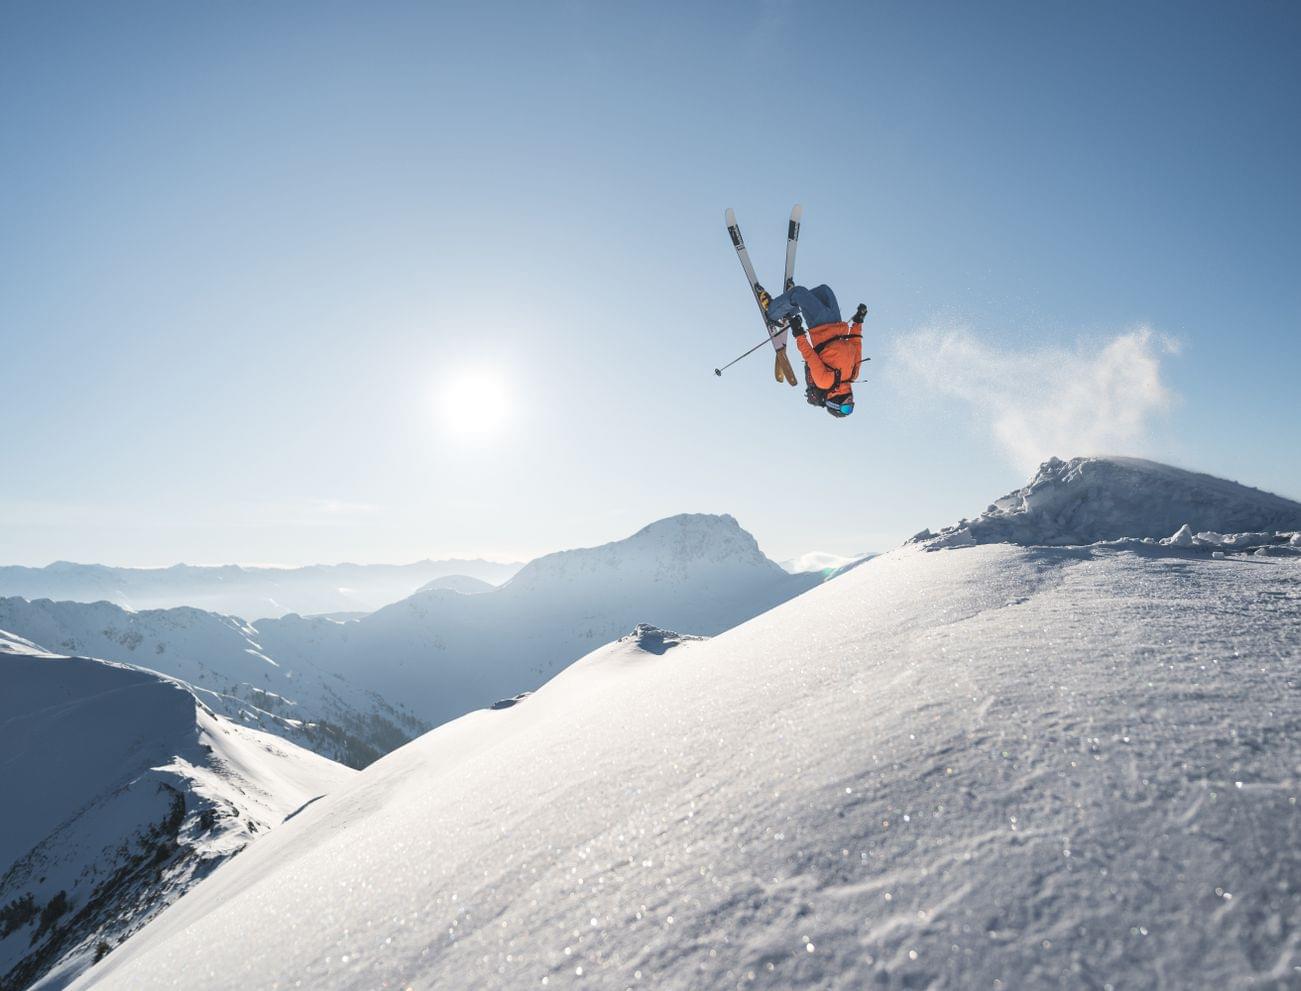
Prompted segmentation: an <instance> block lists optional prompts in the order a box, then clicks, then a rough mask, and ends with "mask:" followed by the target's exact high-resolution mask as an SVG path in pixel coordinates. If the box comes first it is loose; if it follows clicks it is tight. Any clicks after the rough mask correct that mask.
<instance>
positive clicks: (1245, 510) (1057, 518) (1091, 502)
mask: <svg viewBox="0 0 1301 991" xmlns="http://www.w3.org/2000/svg"><path fill="white" fill-rule="evenodd" d="M1183 526H1188V527H1190V529H1191V530H1192V531H1193V532H1199V531H1215V532H1218V533H1243V532H1249V531H1271V530H1295V529H1301V503H1296V502H1293V501H1292V500H1291V499H1284V498H1283V497H1282V496H1277V495H1274V494H1272V493H1270V492H1264V491H1262V490H1260V489H1256V488H1252V487H1250V486H1247V485H1241V484H1239V483H1238V482H1231V481H1229V480H1227V479H1223V478H1217V477H1215V476H1214V475H1206V474H1202V473H1200V472H1194V471H1188V470H1187V469H1184V468H1175V467H1174V466H1172V465H1167V464H1161V463H1160V462H1158V461H1148V460H1146V459H1144V458H1128V457H1091V458H1072V459H1071V460H1069V461H1063V460H1061V459H1060V458H1049V459H1048V460H1047V461H1045V462H1044V463H1043V464H1041V465H1040V466H1039V470H1038V471H1037V472H1036V473H1035V476H1034V478H1033V479H1031V481H1030V483H1029V484H1028V485H1026V486H1024V487H1023V488H1020V489H1017V490H1016V491H1014V492H1009V493H1008V494H1007V495H1005V496H1003V497H1002V498H1001V499H998V500H996V501H995V502H994V503H993V504H992V505H990V506H989V507H988V508H987V509H986V510H985V511H984V512H983V513H981V514H980V515H979V516H978V517H976V518H975V519H972V520H962V521H960V522H959V523H957V524H955V525H954V526H950V527H946V528H945V529H943V530H941V531H940V532H939V533H938V534H933V533H931V532H930V531H929V530H924V531H922V532H921V533H919V534H917V536H915V537H914V538H913V541H915V542H919V543H924V544H926V545H927V546H929V547H931V548H938V547H960V546H964V545H970V544H992V543H1011V544H1021V545H1048V546H1065V545H1075V544H1092V543H1097V542H1099V541H1103V540H1119V539H1121V538H1125V537H1135V538H1144V537H1148V538H1164V537H1169V536H1170V535H1171V534H1173V533H1175V532H1176V531H1178V530H1179V529H1180V528H1181V527H1183Z"/></svg>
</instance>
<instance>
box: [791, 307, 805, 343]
mask: <svg viewBox="0 0 1301 991" xmlns="http://www.w3.org/2000/svg"><path fill="white" fill-rule="evenodd" d="M791 333H792V334H794V335H795V336H796V337H803V336H804V335H805V334H806V333H807V331H805V329H804V321H803V320H801V319H800V317H799V314H798V313H797V314H796V315H795V316H793V317H791Z"/></svg>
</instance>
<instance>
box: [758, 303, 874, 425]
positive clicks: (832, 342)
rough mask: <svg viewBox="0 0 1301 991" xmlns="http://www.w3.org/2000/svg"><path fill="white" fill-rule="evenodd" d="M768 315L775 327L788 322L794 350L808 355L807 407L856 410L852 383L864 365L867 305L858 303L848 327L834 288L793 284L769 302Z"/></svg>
mask: <svg viewBox="0 0 1301 991" xmlns="http://www.w3.org/2000/svg"><path fill="white" fill-rule="evenodd" d="M766 315H767V317H768V320H769V321H771V322H772V323H775V324H780V323H783V322H789V324H790V329H791V333H792V334H794V335H795V346H796V347H797V348H799V349H800V354H802V355H803V356H804V384H805V389H804V396H805V398H806V399H807V400H808V401H809V404H810V405H812V406H821V407H823V408H824V409H825V410H826V411H827V412H828V413H830V414H831V415H832V416H834V417H845V416H849V414H850V413H852V412H854V389H853V385H854V382H855V381H856V380H857V379H858V369H859V366H860V365H861V364H862V362H863V318H864V317H865V316H866V315H867V307H866V306H865V305H864V304H863V303H859V304H858V309H857V310H855V311H854V316H853V318H852V320H851V323H844V322H842V321H841V319H840V305H839V304H838V303H837V302H836V295H835V293H833V292H832V291H831V287H830V286H826V285H822V286H817V287H815V288H813V289H806V288H805V287H804V286H792V287H791V288H790V289H788V290H786V292H784V293H782V294H781V295H780V296H778V297H777V298H775V299H774V300H772V301H771V302H770V303H769V304H768V308H767V311H766ZM805 320H807V321H808V324H809V326H808V329H807V330H805V328H804V321H805Z"/></svg>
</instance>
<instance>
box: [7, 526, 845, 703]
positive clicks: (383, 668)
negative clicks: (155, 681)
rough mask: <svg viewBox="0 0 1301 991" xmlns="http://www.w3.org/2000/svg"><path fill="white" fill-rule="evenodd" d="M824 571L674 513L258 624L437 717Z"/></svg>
mask: <svg viewBox="0 0 1301 991" xmlns="http://www.w3.org/2000/svg"><path fill="white" fill-rule="evenodd" d="M822 581H823V576H822V575H821V574H817V573H814V574H801V575H791V574H788V573H787V572H786V571H784V570H783V569H782V568H781V567H780V566H779V565H777V564H776V563H774V562H773V561H771V560H769V559H768V558H767V557H765V556H764V554H763V552H762V551H760V550H759V546H758V544H757V543H756V542H755V540H754V538H753V537H752V536H751V535H750V534H749V533H747V532H746V531H745V530H743V529H741V527H740V526H739V525H738V524H737V522H736V520H735V519H733V518H732V517H731V516H708V515H683V516H674V517H670V518H668V519H665V520H660V521H659V522H656V523H652V524H651V525H650V526H648V527H646V528H644V529H642V530H640V531H638V532H637V533H635V534H633V535H632V536H631V537H628V538H627V539H625V540H619V541H615V542H614V543H610V544H605V545H603V546H601V547H595V548H585V549H581V550H571V551H561V552H559V553H556V554H548V555H546V556H545V557H540V558H538V559H537V560H535V561H532V562H530V563H529V564H527V565H525V566H524V567H523V568H522V569H521V570H520V572H519V574H517V575H516V576H515V577H514V578H512V579H511V580H510V581H509V582H507V583H506V584H505V585H503V586H502V587H501V588H499V589H496V590H495V591H491V592H484V593H482V594H478V595H464V594H458V593H457V592H453V591H450V590H447V589H431V590H428V591H424V592H420V593H418V594H416V595H413V596H411V597H410V598H407V599H404V600H403V601H401V602H398V603H395V604H393V605H391V606H387V607H385V608H384V609H380V610H378V611H377V612H374V613H372V614H371V615H369V616H366V617H364V618H362V619H360V620H357V621H356V622H352V623H342V624H340V623H335V622H331V621H329V620H323V619H304V618H302V617H298V616H285V617H283V618H281V619H275V620H263V621H261V622H258V623H256V624H255V627H256V630H257V636H258V640H259V643H261V645H262V648H263V649H264V650H265V651H266V652H267V653H268V654H269V655H270V656H272V657H275V658H276V659H277V660H278V661H279V662H280V663H282V664H287V665H291V666H294V665H298V664H301V663H304V662H306V661H308V660H310V662H311V663H312V664H314V665H317V666H318V667H320V668H321V669H322V670H324V671H327V672H330V673H334V674H337V675H339V676H341V677H343V678H346V679H347V680H348V681H349V682H352V683H354V684H357V685H359V686H361V687H363V688H365V689H368V690H370V691H372V692H375V693H376V694H378V695H380V696H381V697H383V698H387V699H401V700H402V702H403V704H404V705H405V706H407V707H409V709H410V710H411V711H412V712H413V713H414V714H415V715H416V716H417V717H419V718H420V719H422V720H424V721H425V722H428V723H430V724H433V725H437V724H439V723H441V722H444V721H446V720H448V719H452V718H454V717H456V716H459V715H461V714H462V713H465V712H468V711H469V710H471V709H475V708H479V707H481V706H485V705H488V704H490V703H492V702H493V701H495V700H497V699H499V698H503V697H506V696H511V695H514V694H516V693H517V692H520V691H524V690H528V689H532V688H536V687H537V686H538V685H540V684H542V683H543V682H544V681H546V680H547V679H548V678H550V677H551V676H552V675H553V674H555V673H556V672H557V671H559V670H560V669H561V668H563V667H564V666H566V665H567V664H569V663H570V662H572V661H574V660H576V659H577V658H579V657H581V656H583V655H584V654H586V653H588V652H589V651H591V650H592V649H593V648H595V647H598V646H600V645H601V644H603V643H608V642H609V641H611V640H613V639H615V638H616V637H618V636H620V635H622V634H623V633H626V632H627V631H628V630H630V629H632V628H633V627H634V626H636V625H637V624H638V623H651V624H654V625H656V626H663V627H667V628H670V629H675V630H680V631H681V632H683V633H688V634H703V635H713V634H716V633H721V632H723V631H724V630H727V629H731V628H732V627H734V626H736V625H738V624H740V623H743V622H745V621H746V620H748V619H751V618H753V617H754V616H757V615H759V614H760V613H762V612H766V611H767V610H768V609H771V608H772V607H773V606H776V605H779V604H780V603H782V602H785V601H786V600H788V599H790V598H793V597H794V596H796V595H799V594H800V593H801V592H804V591H807V590H808V589H810V588H813V587H815V586H816V585H819V584H821V583H822ZM0 625H2V623H0Z"/></svg>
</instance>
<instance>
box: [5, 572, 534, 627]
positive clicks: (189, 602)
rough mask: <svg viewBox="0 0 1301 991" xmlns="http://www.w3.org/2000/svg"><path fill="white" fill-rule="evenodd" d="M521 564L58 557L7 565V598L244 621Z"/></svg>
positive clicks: (400, 593) (343, 607)
mask: <svg viewBox="0 0 1301 991" xmlns="http://www.w3.org/2000/svg"><path fill="white" fill-rule="evenodd" d="M519 569H520V565H519V564H501V563H498V562H495V561H480V560H473V561H465V560H449V561H417V562H416V563H414V564H315V565H311V566H308V567H303V568H245V567H240V566H239V565H234V564H227V565H221V566H219V567H195V566H192V565H188V564H178V565H175V566H173V567H170V568H114V567H109V566H107V565H103V564H73V563H70V562H68V561H58V562H55V563H54V564H51V565H47V566H46V567H44V568H25V567H20V566H17V565H9V566H5V567H0V596H5V595H21V596H22V597H23V598H25V599H56V600H68V601H72V602H101V601H102V602H112V603H114V604H115V605H119V606H122V607H123V608H125V609H134V610H141V609H169V608H172V607H174V606H193V607H195V608H197V609H206V610H208V611H209V612H215V613H221V614H222V615H228V616H241V617H243V618H244V619H261V618H263V617H266V616H283V615H285V614H287V613H291V612H292V613H300V614H302V615H312V614H315V613H349V612H371V611H373V610H375V609H379V608H380V607H381V606H386V605H388V604H389V603H392V602H397V601H398V600H399V599H404V598H406V597H407V596H408V595H410V594H411V593H412V592H414V591H416V590H417V589H418V588H420V587H421V586H423V585H426V584H428V583H429V582H431V581H434V580H436V579H439V578H447V577H450V576H463V577H466V578H473V579H478V580H479V581H482V582H486V583H488V584H490V585H499V584H501V583H502V582H504V581H506V580H507V579H509V578H510V577H511V576H512V575H514V574H515V573H516V572H517V571H519Z"/></svg>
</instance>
